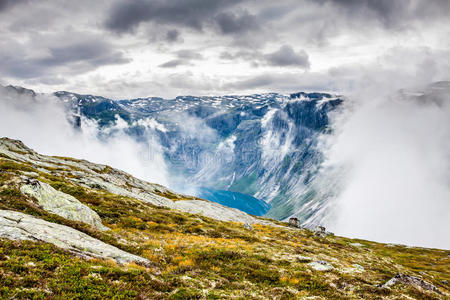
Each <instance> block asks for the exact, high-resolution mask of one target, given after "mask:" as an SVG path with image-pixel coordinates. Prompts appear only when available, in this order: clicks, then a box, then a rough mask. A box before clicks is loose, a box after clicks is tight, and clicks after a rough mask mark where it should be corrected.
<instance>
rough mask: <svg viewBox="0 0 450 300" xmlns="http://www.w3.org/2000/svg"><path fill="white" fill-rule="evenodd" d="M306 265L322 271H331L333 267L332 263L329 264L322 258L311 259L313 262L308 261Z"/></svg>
mask: <svg viewBox="0 0 450 300" xmlns="http://www.w3.org/2000/svg"><path fill="white" fill-rule="evenodd" d="M308 266H310V267H311V268H312V269H313V270H316V271H322V272H325V271H331V270H333V269H334V267H333V266H332V265H330V264H329V263H327V262H326V261H324V260H318V261H313V262H311V263H309V264H308Z"/></svg>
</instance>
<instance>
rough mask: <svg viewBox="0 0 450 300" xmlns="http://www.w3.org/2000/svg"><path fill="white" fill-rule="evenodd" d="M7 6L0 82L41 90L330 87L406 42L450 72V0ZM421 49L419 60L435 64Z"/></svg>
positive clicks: (383, 63)
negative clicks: (446, 56)
mask: <svg viewBox="0 0 450 300" xmlns="http://www.w3.org/2000/svg"><path fill="white" fill-rule="evenodd" d="M0 16H1V17H0V28H1V29H0V38H1V39H0V59H1V61H2V64H1V66H0V83H3V84H9V83H12V84H15V85H24V86H28V87H31V88H34V89H36V90H39V91H54V90H61V89H63V90H75V91H78V92H83V93H93V94H103V95H105V96H110V97H116V98H117V97H124V96H128V97H138V96H141V97H142V96H148V95H156V96H165V97H172V96H176V95H178V94H224V93H247V92H267V91H278V92H293V91H296V90H302V89H310V88H318V89H321V90H331V89H334V88H339V87H342V86H346V87H350V86H352V85H354V84H355V83H356V82H355V81H351V80H352V78H349V76H347V75H348V74H350V73H353V74H357V73H358V71H359V70H361V69H362V68H363V69H364V70H365V71H367V68H368V66H370V67H374V66H375V70H374V71H376V70H377V69H380V68H384V69H386V70H388V69H395V68H406V67H407V66H405V65H404V64H403V63H402V64H397V63H396V62H395V61H391V62H389V63H387V59H386V56H388V55H390V54H391V53H393V52H395V51H398V49H403V51H404V53H403V55H404V56H405V57H407V56H408V54H409V53H419V52H424V51H428V53H430V54H431V57H432V58H431V61H432V63H433V66H434V68H435V69H436V70H435V72H434V73H433V74H432V78H430V81H431V80H435V79H448V78H442V76H441V74H445V72H444V70H445V68H446V60H441V57H442V56H441V55H440V54H439V53H442V52H448V51H449V50H450V45H449V42H448V41H449V40H450V30H449V29H448V28H450V26H449V25H450V24H449V23H450V21H449V20H450V18H449V16H450V3H449V2H448V1H446V0H430V1H426V0H399V1H387V0H378V1H372V0H361V1H359V0H358V1H357V0H318V1H313V0H301V1H298V0H286V1H281V2H275V3H274V2H273V1H269V0H261V1H253V0H231V1H230V0H223V1H222V0H219V1H208V0H185V1H182V0H170V1H163V0H130V1H119V0H113V1H107V0H99V1H95V2H92V1H88V0H80V1H76V2H73V1H68V0H63V1H57V2H53V3H52V2H50V1H29V0H20V1H19V0H18V1H10V0H3V1H0ZM188 53H190V56H188V55H187V54H188ZM418 56H420V55H415V54H414V55H413V56H412V57H411V60H410V62H409V64H410V65H423V66H426V68H427V71H429V70H430V66H429V65H427V64H426V63H425V65H424V62H423V61H421V60H416V58H417V57H418ZM344 73H345V75H346V76H343V75H344ZM293 75H295V78H291V76H293ZM440 76H441V77H440ZM350 77H352V76H350ZM354 77H356V78H357V77H358V75H355V76H354ZM69 78H70V80H69ZM175 78H178V79H182V80H179V81H177V80H175ZM238 88H241V89H242V90H237V89H238ZM244 89H245V90H244Z"/></svg>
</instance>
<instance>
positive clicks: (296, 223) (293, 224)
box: [289, 218, 300, 228]
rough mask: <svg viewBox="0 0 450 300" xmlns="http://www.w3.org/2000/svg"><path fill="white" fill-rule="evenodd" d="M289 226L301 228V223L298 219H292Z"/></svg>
mask: <svg viewBox="0 0 450 300" xmlns="http://www.w3.org/2000/svg"><path fill="white" fill-rule="evenodd" d="M289 226H292V227H296V228H300V221H299V219H297V218H290V219H289Z"/></svg>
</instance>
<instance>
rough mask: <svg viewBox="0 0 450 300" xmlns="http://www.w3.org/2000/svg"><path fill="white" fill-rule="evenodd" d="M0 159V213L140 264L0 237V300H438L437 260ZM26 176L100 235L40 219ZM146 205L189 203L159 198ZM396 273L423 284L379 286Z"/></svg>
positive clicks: (73, 169)
mask: <svg viewBox="0 0 450 300" xmlns="http://www.w3.org/2000/svg"><path fill="white" fill-rule="evenodd" d="M3 142H4V143H7V142H9V140H7V141H5V140H3ZM19 148H20V147H19ZM2 149H5V148H0V153H2V154H1V157H0V210H4V211H5V210H8V211H18V212H22V213H25V214H29V215H32V216H35V217H38V218H41V219H44V220H46V221H49V222H53V223H57V224H61V225H65V226H69V227H71V228H74V229H76V230H79V231H81V232H84V233H86V234H88V235H90V236H92V237H94V238H97V239H99V240H101V241H103V242H105V243H108V244H110V245H113V246H115V247H117V248H119V249H121V250H124V251H126V252H129V253H131V254H134V255H138V256H141V257H143V258H145V259H147V260H148V263H126V264H120V263H118V262H117V261H115V260H105V259H99V258H86V257H83V256H80V255H79V254H76V253H73V252H70V251H67V250H63V249H61V248H58V247H57V246H55V245H53V244H51V243H46V242H43V241H38V240H27V241H24V240H22V241H20V240H9V239H6V238H0V298H2V299H106V298H115V299H135V298H139V299H167V298H169V299H223V298H237V299H302V298H305V297H310V296H316V297H317V298H315V299H361V298H363V299H385V298H387V299H411V298H413V299H448V292H449V290H448V282H449V280H450V274H449V270H450V262H449V260H450V251H448V250H439V249H425V248H417V247H407V246H403V245H391V244H382V243H376V242H371V241H365V240H357V239H349V238H344V237H339V236H334V235H326V236H318V235H315V234H314V232H313V231H310V230H308V229H302V228H293V227H289V226H288V224H287V223H282V222H277V221H273V220H270V221H271V223H268V222H267V220H263V219H260V220H261V221H264V222H263V223H261V224H258V223H254V224H251V226H244V224H243V222H242V223H240V222H222V221H218V220H215V219H213V218H209V217H206V216H203V215H200V214H189V213H186V212H182V211H179V210H174V209H170V208H168V207H164V206H157V205H154V204H151V203H147V202H145V201H142V200H141V199H137V198H133V197H131V196H124V195H121V194H115V193H112V192H111V191H108V190H106V189H103V188H102V187H101V186H88V185H86V184H83V183H80V182H81V181H80V178H81V179H82V178H83V174H82V173H83V172H85V171H86V169H85V168H84V167H83V165H82V164H81V161H78V160H74V159H65V158H56V157H54V158H53V159H54V160H55V161H58V162H59V164H60V165H59V166H58V165H55V163H54V162H53V163H52V164H41V165H36V164H33V163H32V162H30V161H27V160H26V159H19V157H22V158H23V157H25V156H27V155H28V156H29V155H31V154H30V152H29V150H27V148H25V149H24V150H17V149H16V150H14V151H15V152H14V151H13V150H12V149H11V148H10V149H9V150H8V151H3V152H2V151H1V150H2ZM18 151H23V153H19V152H18ZM39 158H40V157H38V158H36V157H35V159H39ZM78 164H80V165H78ZM116 172H118V171H117V170H114V169H113V168H110V167H107V168H100V169H99V171H98V173H99V176H101V175H105V174H104V173H107V174H113V175H114V174H115V173H116ZM89 176H92V174H90V175H89ZM29 177H32V178H34V179H35V180H39V181H40V182H44V183H47V184H49V185H50V186H51V187H53V188H54V189H56V190H58V191H60V192H62V193H65V194H68V195H71V196H73V197H75V198H76V199H78V200H79V201H80V202H81V203H83V204H85V205H87V206H88V207H89V208H91V209H92V210H93V211H95V212H96V213H97V214H98V216H99V217H100V218H101V221H102V224H103V225H104V226H106V227H108V228H109V230H99V229H97V228H96V227H93V226H90V225H88V224H85V223H82V222H77V221H74V220H68V219H65V218H63V217H61V216H58V215H55V214H53V213H51V212H48V211H45V210H44V209H43V208H42V207H40V206H39V203H38V202H37V201H36V199H34V198H33V197H31V196H29V195H26V194H24V193H22V192H21V191H20V187H21V185H22V184H23V181H24V178H29ZM105 178H110V177H105ZM112 183H113V182H112ZM130 190H132V188H131V187H130ZM155 194H157V195H159V196H160V197H166V198H168V199H175V200H177V201H184V200H190V199H192V197H182V196H179V194H176V193H174V192H171V191H169V190H166V189H157V190H155ZM380 221H382V220H380ZM1 231H2V229H0V234H1ZM0 236H1V235H0ZM316 265H326V266H329V267H327V268H326V270H320V268H317V267H315V266H316ZM397 274H405V275H406V276H414V278H415V277H417V278H420V280H421V281H423V282H426V283H427V284H428V285H424V286H421V285H420V284H408V281H404V282H398V283H396V284H393V285H391V286H383V285H384V284H385V283H386V282H388V281H389V280H391V279H392V278H394V277H395V276H396V275H397ZM402 276H403V275H402ZM401 278H403V277H401ZM429 286H433V287H434V288H433V289H429V288H427V287H429Z"/></svg>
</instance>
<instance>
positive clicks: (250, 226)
mask: <svg viewBox="0 0 450 300" xmlns="http://www.w3.org/2000/svg"><path fill="white" fill-rule="evenodd" d="M244 228H245V229H248V230H253V227H252V225H250V224H248V223H245V224H244Z"/></svg>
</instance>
